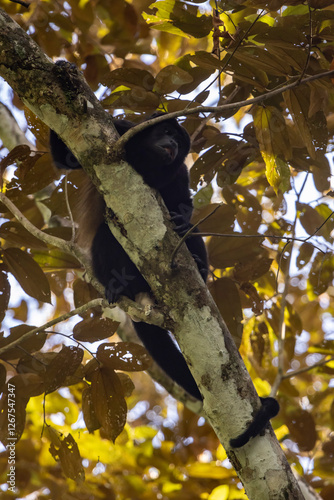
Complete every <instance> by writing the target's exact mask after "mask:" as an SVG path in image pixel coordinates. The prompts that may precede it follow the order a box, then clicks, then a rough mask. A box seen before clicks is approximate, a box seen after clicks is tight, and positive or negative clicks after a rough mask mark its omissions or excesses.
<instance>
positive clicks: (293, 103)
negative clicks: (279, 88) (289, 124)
mask: <svg viewBox="0 0 334 500" xmlns="http://www.w3.org/2000/svg"><path fill="white" fill-rule="evenodd" d="M283 96H284V100H285V102H286V105H287V107H288V109H289V111H290V113H291V115H292V117H293V121H294V122H295V124H296V126H297V128H298V130H299V133H300V135H301V136H302V139H303V143H304V144H305V146H306V148H307V151H308V153H309V155H310V156H311V158H313V159H315V158H316V152H315V147H314V144H313V140H312V131H311V126H310V121H309V120H308V110H309V106H310V101H309V99H308V93H307V92H305V90H304V89H303V90H300V89H292V90H287V91H286V92H284V94H283Z"/></svg>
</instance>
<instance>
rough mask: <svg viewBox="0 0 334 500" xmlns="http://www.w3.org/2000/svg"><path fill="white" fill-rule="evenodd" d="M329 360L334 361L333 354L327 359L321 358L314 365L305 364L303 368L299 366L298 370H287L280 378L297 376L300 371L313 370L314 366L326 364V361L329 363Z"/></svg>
mask: <svg viewBox="0 0 334 500" xmlns="http://www.w3.org/2000/svg"><path fill="white" fill-rule="evenodd" d="M331 361H334V356H331V357H330V358H328V359H323V360H321V361H318V363H314V365H311V366H305V367H304V368H300V370H296V371H294V372H288V373H285V375H283V376H282V379H283V380H284V379H287V378H292V377H297V376H298V375H300V374H301V373H305V372H308V371H310V370H313V369H314V368H318V367H319V366H323V365H326V364H327V363H330V362H331Z"/></svg>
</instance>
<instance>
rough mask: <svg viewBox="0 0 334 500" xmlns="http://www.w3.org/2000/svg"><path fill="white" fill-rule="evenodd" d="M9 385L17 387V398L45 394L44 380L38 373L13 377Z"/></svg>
mask: <svg viewBox="0 0 334 500" xmlns="http://www.w3.org/2000/svg"><path fill="white" fill-rule="evenodd" d="M8 384H12V385H13V386H15V394H16V397H17V398H19V397H23V398H24V397H26V398H31V397H34V396H39V395H40V394H43V392H44V390H45V389H44V382H43V379H42V378H41V377H40V376H39V375H37V374H36V373H24V374H20V375H15V376H14V377H12V378H11V379H10V380H9V381H8Z"/></svg>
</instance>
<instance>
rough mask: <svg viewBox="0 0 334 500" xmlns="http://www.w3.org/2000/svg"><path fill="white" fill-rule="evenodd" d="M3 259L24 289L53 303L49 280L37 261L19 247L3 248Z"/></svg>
mask: <svg viewBox="0 0 334 500" xmlns="http://www.w3.org/2000/svg"><path fill="white" fill-rule="evenodd" d="M3 260H4V262H5V264H6V265H7V266H8V269H9V271H10V272H11V273H12V275H13V276H14V277H15V278H16V280H17V281H18V282H19V284H20V285H21V287H22V288H23V290H24V291H25V292H26V293H27V294H28V295H30V297H33V298H34V299H37V300H39V301H40V302H48V303H51V291H50V286H49V282H48V280H47V278H46V276H45V274H44V273H43V271H42V269H41V268H40V267H39V265H38V264H37V262H35V261H34V259H33V258H32V257H31V256H30V255H28V254H27V253H26V252H23V251H22V250H20V249H19V248H14V247H11V248H6V249H5V250H3Z"/></svg>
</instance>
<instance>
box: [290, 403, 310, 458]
mask: <svg viewBox="0 0 334 500" xmlns="http://www.w3.org/2000/svg"><path fill="white" fill-rule="evenodd" d="M286 425H287V426H288V428H289V431H290V434H291V438H292V439H293V440H294V441H295V442H296V443H297V445H298V447H299V449H300V451H311V450H313V448H314V446H315V443H316V441H317V437H318V436H317V431H316V428H315V422H314V419H313V416H312V414H311V413H310V412H308V411H306V410H300V409H298V410H296V411H295V412H294V413H293V414H290V415H289V419H288V420H287V422H286Z"/></svg>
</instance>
